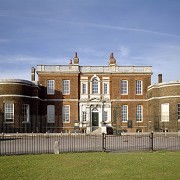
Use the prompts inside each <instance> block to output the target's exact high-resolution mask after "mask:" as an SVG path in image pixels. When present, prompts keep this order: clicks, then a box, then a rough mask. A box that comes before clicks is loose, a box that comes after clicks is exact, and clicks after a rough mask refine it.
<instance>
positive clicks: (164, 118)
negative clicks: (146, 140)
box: [161, 103, 169, 122]
mask: <svg viewBox="0 0 180 180" xmlns="http://www.w3.org/2000/svg"><path fill="white" fill-rule="evenodd" d="M161 122H169V103H163V104H161Z"/></svg>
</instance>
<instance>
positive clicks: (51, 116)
mask: <svg viewBox="0 0 180 180" xmlns="http://www.w3.org/2000/svg"><path fill="white" fill-rule="evenodd" d="M47 122H48V123H54V122H55V106H54V105H48V106H47Z"/></svg>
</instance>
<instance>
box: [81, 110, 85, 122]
mask: <svg viewBox="0 0 180 180" xmlns="http://www.w3.org/2000/svg"><path fill="white" fill-rule="evenodd" d="M82 120H83V121H84V122H85V121H86V111H83V112H82Z"/></svg>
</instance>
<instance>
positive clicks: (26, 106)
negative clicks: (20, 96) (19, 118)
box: [22, 104, 30, 122]
mask: <svg viewBox="0 0 180 180" xmlns="http://www.w3.org/2000/svg"><path fill="white" fill-rule="evenodd" d="M29 113H30V111H29V104H23V105H22V115H23V122H29Z"/></svg>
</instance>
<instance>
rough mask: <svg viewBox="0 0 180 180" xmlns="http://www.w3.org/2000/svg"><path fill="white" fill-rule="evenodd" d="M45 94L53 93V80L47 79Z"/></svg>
mask: <svg viewBox="0 0 180 180" xmlns="http://www.w3.org/2000/svg"><path fill="white" fill-rule="evenodd" d="M47 94H54V80H48V81H47Z"/></svg>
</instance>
